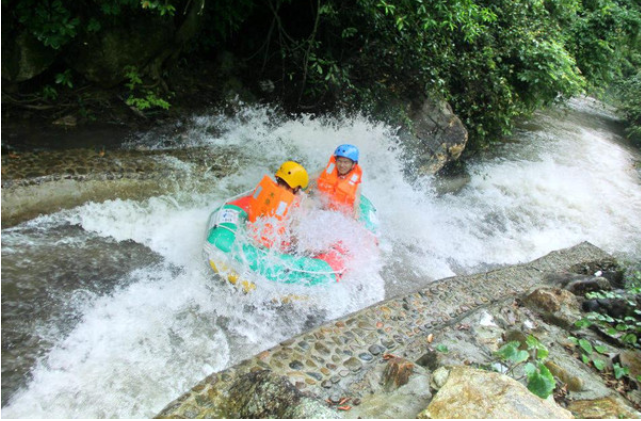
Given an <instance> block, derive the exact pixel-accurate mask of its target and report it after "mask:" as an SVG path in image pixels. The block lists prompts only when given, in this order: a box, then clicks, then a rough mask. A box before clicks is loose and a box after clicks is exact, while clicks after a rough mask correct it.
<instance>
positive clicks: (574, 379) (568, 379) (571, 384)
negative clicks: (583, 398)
mask: <svg viewBox="0 0 641 421" xmlns="http://www.w3.org/2000/svg"><path fill="white" fill-rule="evenodd" d="M545 366H546V367H547V368H548V370H550V373H552V375H553V376H554V377H556V378H557V379H559V380H560V381H561V382H562V383H564V384H565V385H566V386H567V389H568V390H569V391H571V392H578V391H581V390H584V388H585V382H584V381H583V379H582V378H581V377H580V376H581V375H583V373H582V372H581V371H579V372H573V371H572V367H570V366H567V365H566V366H564V365H561V364H557V363H556V362H555V361H546V362H545Z"/></svg>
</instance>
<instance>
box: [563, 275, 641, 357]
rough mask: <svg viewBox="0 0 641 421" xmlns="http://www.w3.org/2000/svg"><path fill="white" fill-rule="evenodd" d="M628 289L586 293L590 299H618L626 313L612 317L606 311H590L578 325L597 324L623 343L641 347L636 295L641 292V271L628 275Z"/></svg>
mask: <svg viewBox="0 0 641 421" xmlns="http://www.w3.org/2000/svg"><path fill="white" fill-rule="evenodd" d="M626 285H627V287H626V290H625V291H624V292H621V291H597V292H591V293H588V294H586V298H588V299H601V300H606V299H607V300H616V303H617V305H619V306H620V307H621V310H623V313H622V314H624V315H623V316H620V317H612V316H610V315H609V314H606V313H599V312H590V313H588V314H586V316H585V317H584V318H582V319H581V320H579V321H577V322H576V323H575V324H576V326H577V327H580V328H583V327H588V326H591V325H593V324H596V325H598V326H600V327H601V329H602V331H603V332H605V333H606V334H607V335H609V336H611V337H612V338H615V339H618V340H619V341H620V342H621V343H622V344H624V345H626V346H628V347H631V348H637V349H638V348H641V343H640V342H639V337H641V307H640V306H639V305H638V303H637V300H636V299H635V297H636V296H638V295H640V294H641V271H638V270H635V271H632V272H631V273H629V274H628V275H627V280H626Z"/></svg>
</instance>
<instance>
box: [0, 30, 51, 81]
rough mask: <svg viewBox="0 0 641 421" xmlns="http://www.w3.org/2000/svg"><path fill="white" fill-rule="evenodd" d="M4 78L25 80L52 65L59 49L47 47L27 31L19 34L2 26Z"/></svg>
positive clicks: (7, 79)
mask: <svg viewBox="0 0 641 421" xmlns="http://www.w3.org/2000/svg"><path fill="white" fill-rule="evenodd" d="M2 29H3V31H2V79H4V80H6V81H9V82H23V81H25V80H29V79H32V78H34V77H36V76H38V75H39V74H40V73H42V72H44V71H45V70H47V69H48V68H49V66H51V64H52V63H53V61H54V60H55V59H56V56H57V55H58V51H57V50H54V49H53V48H50V47H46V46H45V45H44V44H43V43H41V42H40V41H38V39H37V38H36V37H34V36H33V35H31V34H30V33H29V32H27V31H22V32H21V33H19V34H18V35H15V34H12V33H10V31H8V30H5V28H4V27H3V28H2Z"/></svg>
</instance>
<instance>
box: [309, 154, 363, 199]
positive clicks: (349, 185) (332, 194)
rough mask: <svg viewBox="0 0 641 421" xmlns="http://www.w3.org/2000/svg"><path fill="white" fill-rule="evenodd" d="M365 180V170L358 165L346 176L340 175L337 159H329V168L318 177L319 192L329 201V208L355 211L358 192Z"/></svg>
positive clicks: (333, 157)
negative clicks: (363, 179)
mask: <svg viewBox="0 0 641 421" xmlns="http://www.w3.org/2000/svg"><path fill="white" fill-rule="evenodd" d="M362 178H363V170H361V167H360V166H359V165H358V164H356V165H354V167H353V168H352V170H351V171H350V172H349V173H347V174H346V175H344V176H342V177H341V176H339V175H338V169H336V157H335V156H332V157H331V158H329V162H328V163H327V167H326V168H325V171H323V172H322V173H321V174H320V175H319V176H318V181H317V185H318V190H319V191H321V192H322V193H323V194H324V195H325V196H326V197H327V198H328V199H329V206H330V208H332V209H337V210H345V209H347V210H350V211H352V210H354V202H355V201H356V192H357V190H358V186H359V185H360V184H361V181H362Z"/></svg>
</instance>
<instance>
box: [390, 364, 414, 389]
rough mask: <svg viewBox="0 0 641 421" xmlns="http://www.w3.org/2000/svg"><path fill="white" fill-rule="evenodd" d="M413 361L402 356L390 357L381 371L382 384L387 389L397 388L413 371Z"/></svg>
mask: <svg viewBox="0 0 641 421" xmlns="http://www.w3.org/2000/svg"><path fill="white" fill-rule="evenodd" d="M414 367H415V365H414V363H412V362H411V361H408V360H406V359H404V358H392V359H390V360H389V361H388V362H387V366H386V367H385V371H384V372H383V384H384V385H385V388H386V389H387V390H391V389H396V388H399V387H401V386H403V385H405V384H407V382H408V381H409V378H410V376H411V375H412V373H414Z"/></svg>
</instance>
